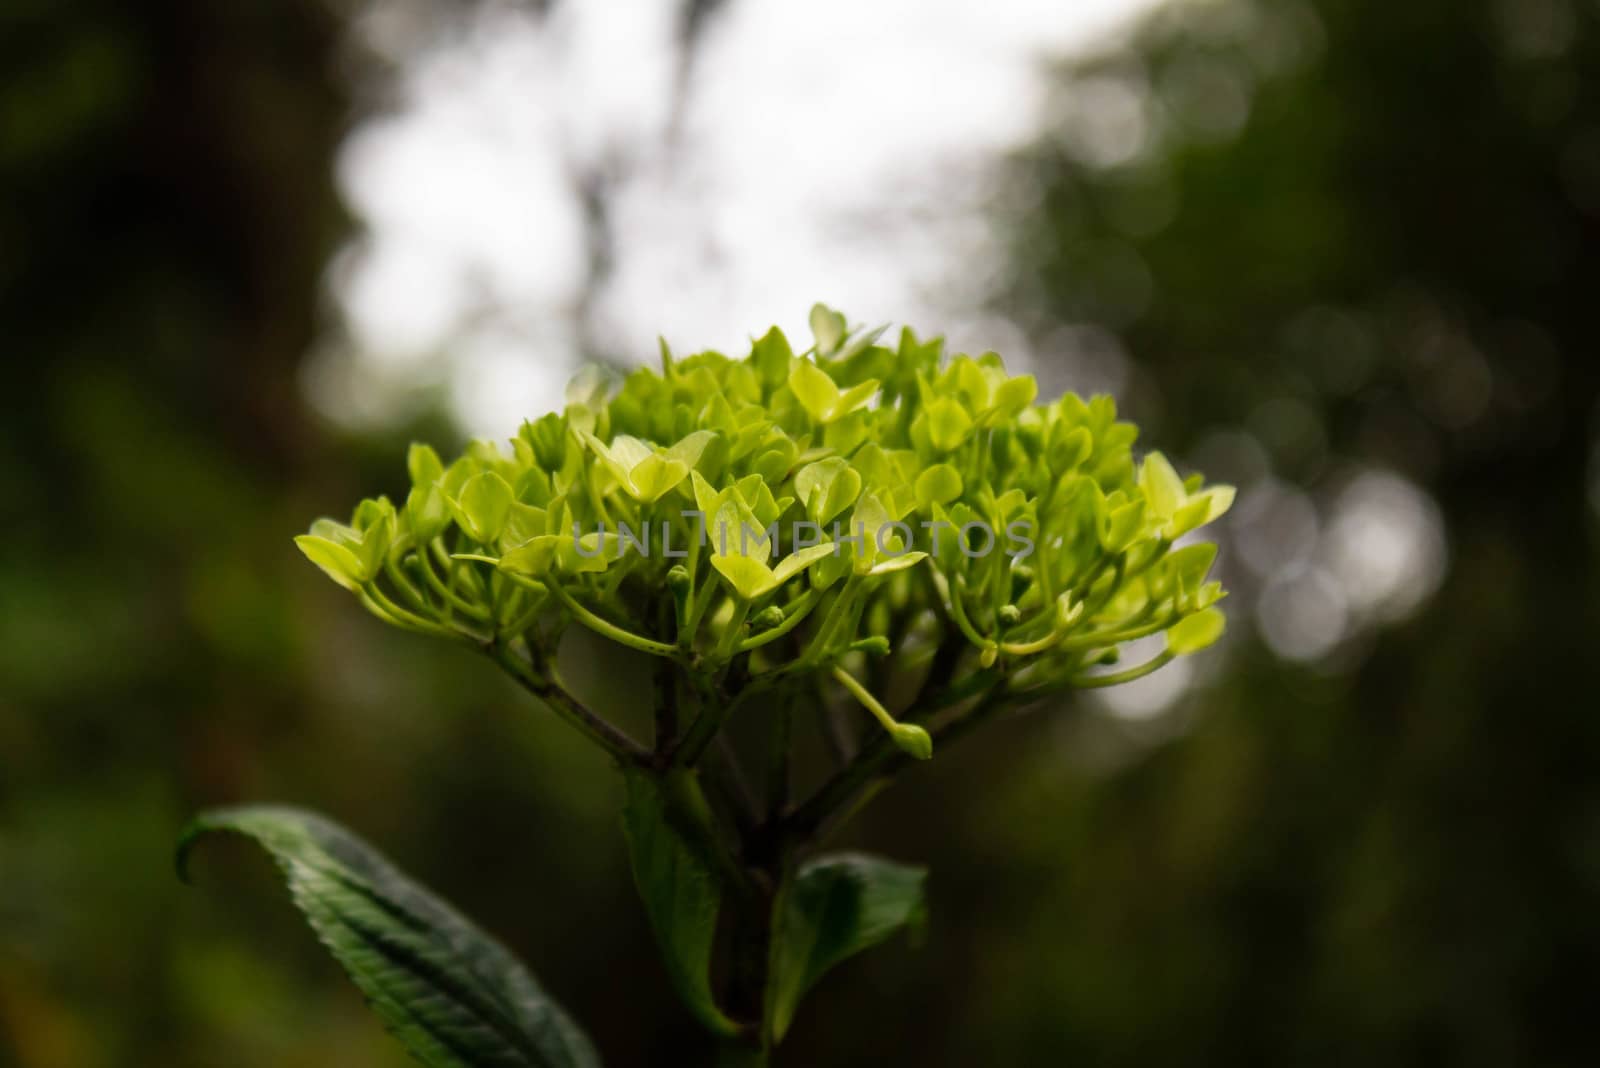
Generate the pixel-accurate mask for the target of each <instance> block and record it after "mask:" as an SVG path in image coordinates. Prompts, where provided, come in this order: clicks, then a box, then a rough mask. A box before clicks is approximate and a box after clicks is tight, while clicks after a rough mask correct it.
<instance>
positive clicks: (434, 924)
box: [178, 805, 600, 1068]
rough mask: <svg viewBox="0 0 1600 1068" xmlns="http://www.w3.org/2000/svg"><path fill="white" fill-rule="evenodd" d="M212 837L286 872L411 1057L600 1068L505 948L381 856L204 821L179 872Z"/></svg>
mask: <svg viewBox="0 0 1600 1068" xmlns="http://www.w3.org/2000/svg"><path fill="white" fill-rule="evenodd" d="M212 832H224V833H232V834H240V835H244V836H245V837H247V838H249V839H251V840H252V841H254V842H255V843H256V844H258V845H260V846H261V847H262V848H263V849H265V850H266V851H267V852H268V853H269V854H271V855H272V858H273V860H275V861H277V863H278V867H279V868H280V869H282V871H283V874H284V879H285V881H286V882H287V883H288V886H289V893H290V895H291V896H292V897H293V899H294V903H295V906H296V907H297V908H299V909H300V911H301V912H302V913H303V914H304V915H305V917H306V919H307V921H309V922H310V924H311V926H312V928H313V929H314V930H315V931H316V933H317V937H318V938H319V939H320V940H321V941H322V943H323V945H325V946H327V947H328V950H329V951H330V952H331V953H332V954H333V956H334V958H335V959H337V960H338V962H339V963H340V964H341V965H342V966H343V967H344V970H345V972H346V973H347V974H348V975H349V976H350V978H351V979H353V980H354V981H355V984H356V986H358V987H360V988H361V991H362V993H364V994H365V995H366V996H367V999H368V1001H369V1002H370V1004H371V1005H372V1007H373V1009H374V1010H375V1011H376V1012H377V1014H378V1015H379V1016H380V1017H381V1018H382V1019H383V1022H384V1024H385V1025H386V1026H387V1027H388V1028H389V1030H390V1031H391V1032H392V1033H393V1034H394V1036H395V1037H396V1038H398V1039H399V1040H400V1042H401V1044H402V1045H404V1046H405V1047H406V1049H407V1050H409V1051H410V1053H411V1054H412V1056H414V1057H415V1058H416V1059H417V1060H419V1061H421V1062H422V1063H423V1064H425V1065H429V1066H430V1068H485V1066H488V1068H592V1066H598V1065H599V1063H600V1060H599V1057H598V1056H597V1055H596V1053H595V1051H594V1047H593V1046H591V1045H590V1043H589V1041H588V1039H587V1038H585V1037H584V1035H583V1033H582V1032H581V1031H580V1030H578V1028H577V1025H576V1024H574V1023H573V1022H572V1020H571V1019H570V1018H569V1017H568V1016H567V1014H566V1013H565V1012H564V1011H563V1010H562V1009H561V1007H560V1006H559V1005H557V1004H556V1003H555V1002H554V1001H553V1000H551V999H550V997H549V996H548V995H546V994H545V993H544V991H543V990H542V989H540V987H539V984H538V983H537V982H535V980H534V978H533V976H532V975H530V974H529V973H528V972H527V970H526V969H525V968H523V967H522V965H521V964H519V963H518V962H517V961H516V959H515V958H513V957H512V956H511V954H510V953H509V952H507V951H506V950H505V948H504V947H502V946H501V945H500V944H499V943H498V942H496V941H495V940H494V939H492V938H490V937H489V936H488V935H487V934H485V933H484V932H482V931H480V930H479V929H478V928H477V927H475V926H474V925H473V924H472V923H471V922H470V921H468V920H467V919H466V918H464V917H463V916H461V915H460V914H459V913H457V912H456V911H455V910H454V909H452V908H451V907H450V906H449V905H446V904H445V903H444V902H442V901H440V900H439V899H438V898H436V897H434V896H433V895H432V894H430V893H429V892H428V891H427V890H425V889H423V888H422V887H421V886H419V885H417V884H416V883H414V882H412V881H411V880H410V879H408V878H407V877H406V876H405V875H404V874H403V873H402V872H400V871H399V870H398V869H396V868H395V867H394V866H393V865H392V864H390V863H389V862H388V861H387V860H385V859H384V858H383V857H382V856H380V855H379V854H378V853H377V852H376V851H375V850H373V848H372V847H371V846H369V845H367V844H366V843H365V842H363V841H361V840H360V839H359V838H357V837H355V836H354V835H352V834H351V833H350V832H348V831H346V830H344V829H343V828H341V827H339V826H338V825H337V824H335V823H332V822H331V821H329V820H327V819H324V818H323V817H321V816H318V815H316V814H314V813H310V812H305V811H301V810H298V809H293V808H286V807H280V806H273V805H259V806H250V807H244V808H228V809H215V810H212V811H210V812H206V813H203V814H201V815H200V816H199V817H198V818H196V819H195V820H194V822H193V823H191V824H189V826H188V827H187V828H186V829H185V830H184V832H183V836H182V838H181V839H180V841H179V843H178V872H179V874H180V875H182V874H183V873H184V871H185V868H186V865H187V861H188V856H189V852H190V850H191V849H192V848H193V846H194V843H195V842H196V841H197V840H198V839H199V838H200V837H201V836H203V835H206V834H209V833H212Z"/></svg>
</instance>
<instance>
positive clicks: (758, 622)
mask: <svg viewBox="0 0 1600 1068" xmlns="http://www.w3.org/2000/svg"><path fill="white" fill-rule="evenodd" d="M782 622H783V609H781V608H779V607H778V606H777V605H775V604H772V605H768V606H767V607H765V608H763V609H762V610H761V611H759V612H757V613H756V614H755V615H754V616H752V617H751V618H750V631H751V633H752V634H759V633H761V632H762V631H764V630H771V629H772V628H773V627H776V626H778V625H779V624H781V623H782Z"/></svg>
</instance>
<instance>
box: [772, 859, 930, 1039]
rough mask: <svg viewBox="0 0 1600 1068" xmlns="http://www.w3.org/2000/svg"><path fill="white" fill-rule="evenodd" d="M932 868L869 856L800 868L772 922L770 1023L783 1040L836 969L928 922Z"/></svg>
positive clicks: (819, 861)
mask: <svg viewBox="0 0 1600 1068" xmlns="http://www.w3.org/2000/svg"><path fill="white" fill-rule="evenodd" d="M927 875H928V870H927V869H926V868H922V867H915V866H912V865H908V864H897V863H895V862H894V861H892V860H884V859H883V858H882V857H873V856H868V855H866V854H862V853H836V854H833V855H831V856H825V857H818V858H817V859H815V860H812V861H810V862H808V863H806V864H804V865H802V866H801V868H800V870H799V872H797V873H796V875H795V877H794V881H793V883H792V884H791V885H790V886H789V887H788V888H787V889H786V890H785V891H784V892H783V893H782V894H780V895H779V898H778V903H777V908H776V913H777V914H776V915H775V916H774V918H773V942H772V962H771V972H770V975H769V976H768V979H767V1025H768V1027H769V1028H770V1029H771V1035H772V1040H773V1041H774V1042H777V1041H780V1040H781V1039H782V1038H783V1036H784V1034H785V1032H787V1031H788V1030H789V1024H790V1023H791V1022H792V1021H793V1019H794V1013H795V1009H796V1008H798V1007H799V1005H800V999H801V998H802V997H803V996H804V995H805V993H806V991H807V990H809V989H811V987H812V986H813V985H814V984H815V983H816V981H817V980H818V979H820V978H822V976H823V975H824V974H825V973H826V972H827V971H828V969H830V968H832V967H833V966H834V965H835V964H838V963H839V962H840V961H842V960H845V959H846V958H848V957H852V956H854V955H855V954H857V953H860V952H861V951H862V950H864V949H870V948H871V947H872V946H875V945H877V944H878V943H880V942H882V941H884V940H885V939H887V938H888V937H889V936H891V935H893V934H894V933H895V932H896V931H898V930H900V929H901V928H902V927H908V926H915V925H916V924H918V923H920V922H921V919H922V916H923V911H924V905H923V896H922V884H923V881H924V880H925V879H926V878H927Z"/></svg>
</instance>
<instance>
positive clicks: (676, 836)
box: [622, 771, 738, 1034]
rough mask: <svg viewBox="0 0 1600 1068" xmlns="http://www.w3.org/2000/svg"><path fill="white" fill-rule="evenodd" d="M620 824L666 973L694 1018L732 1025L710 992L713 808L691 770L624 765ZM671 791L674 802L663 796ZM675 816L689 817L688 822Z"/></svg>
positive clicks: (716, 888) (718, 883) (715, 896)
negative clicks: (661, 772)
mask: <svg viewBox="0 0 1600 1068" xmlns="http://www.w3.org/2000/svg"><path fill="white" fill-rule="evenodd" d="M627 783H628V804H627V808H626V809H625V810H624V814H623V821H622V822H623V828H624V830H625V831H626V832H627V837H628V856H629V859H630V860H631V861H632V864H633V878H634V882H635V883H636V884H637V885H638V888H639V897H640V898H641V899H642V900H643V901H644V906H645V912H647V913H648V914H649V916H650V926H651V927H652V928H653V929H654V931H655V933H656V939H657V941H658V942H659V943H660V945H661V953H662V956H663V958H664V960H665V962H666V966H667V973H668V975H669V976H670V977H671V979H672V985H673V986H674V987H675V988H676V989H677V991H678V994H679V996H681V997H682V998H683V1001H684V1004H685V1005H687V1006H688V1007H689V1009H690V1011H692V1012H693V1013H694V1014H695V1017H696V1018H697V1019H698V1020H699V1021H700V1022H701V1023H702V1024H704V1025H705V1026H706V1027H707V1028H709V1029H710V1030H712V1031H714V1032H716V1033H718V1034H732V1033H734V1032H735V1031H737V1030H738V1025H737V1024H735V1023H734V1022H733V1021H732V1020H730V1019H728V1017H727V1016H725V1015H723V1013H722V1010H721V1009H719V1008H717V1001H716V996H715V995H714V994H713V993H712V991H711V950H712V944H713V942H714V941H715V940H716V936H717V913H718V911H719V909H720V908H721V905H722V879H721V875H720V873H719V872H717V871H716V870H715V863H714V861H713V859H712V858H713V857H714V856H715V852H714V849H713V848H712V847H711V846H710V845H709V843H707V842H706V841H705V840H704V835H705V834H706V830H705V828H707V827H708V826H709V825H710V821H711V814H710V812H709V810H708V809H707V807H706V802H705V798H704V797H702V796H701V795H700V790H699V787H698V786H697V785H696V784H695V782H694V780H693V778H692V777H691V773H689V772H686V771H679V772H674V773H673V774H672V775H671V776H669V777H667V778H666V779H663V780H658V779H656V778H655V777H653V776H651V775H647V774H645V773H644V772H642V771H633V772H629V773H628V775H627ZM667 791H671V792H672V793H673V794H674V795H675V797H674V800H676V801H677V802H678V804H676V805H675V804H673V803H672V802H671V801H669V800H668V798H667V796H666V793H667ZM680 820H693V821H694V823H693V825H692V826H686V825H684V823H682V822H678V821H680Z"/></svg>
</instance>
